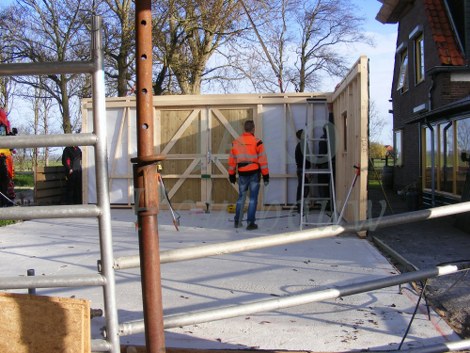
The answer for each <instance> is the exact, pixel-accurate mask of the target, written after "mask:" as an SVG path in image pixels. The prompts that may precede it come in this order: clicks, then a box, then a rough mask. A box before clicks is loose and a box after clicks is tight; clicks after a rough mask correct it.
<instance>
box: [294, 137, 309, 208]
mask: <svg viewBox="0 0 470 353" xmlns="http://www.w3.org/2000/svg"><path fill="white" fill-rule="evenodd" d="M303 132H304V130H302V129H300V130H298V131H297V132H296V133H295V135H296V136H297V139H298V140H299V142H298V143H297V146H295V164H296V165H297V199H296V200H297V205H296V208H297V212H299V213H300V205H301V201H302V175H303V165H304V154H303V149H304V141H302V134H303ZM310 168H311V163H310V161H309V160H308V159H306V160H305V169H310ZM305 183H307V178H306V177H305ZM309 192H310V188H309V187H308V186H305V187H304V198H305V197H307V196H308V194H309Z"/></svg>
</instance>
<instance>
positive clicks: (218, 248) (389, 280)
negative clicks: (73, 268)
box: [114, 202, 470, 353]
mask: <svg viewBox="0 0 470 353" xmlns="http://www.w3.org/2000/svg"><path fill="white" fill-rule="evenodd" d="M469 211H470V202H463V203H460V204H454V205H448V206H441V207H436V208H432V209H426V210H419V211H414V212H409V213H405V214H399V215H391V216H385V217H380V218H373V219H369V220H367V221H363V222H358V223H357V224H346V225H344V226H341V225H330V226H325V227H320V228H314V229H309V230H302V231H297V232H289V233H281V234H276V235H268V236H262V237H257V238H250V239H243V240H236V241H231V242H226V243H218V244H209V245H202V246H194V247H189V248H183V249H176V250H166V251H162V252H161V253H160V261H161V263H162V264H165V263H172V262H178V261H186V260H194V259H200V258H205V257H208V256H216V255H223V254H231V253H236V252H242V251H248V250H255V249H262V248H267V247H274V246H281V245H287V244H292V243H298V242H302V241H307V240H315V239H322V238H327V237H336V236H339V235H341V234H344V233H351V232H360V231H366V230H375V229H378V228H385V227H389V226H394V225H398V224H405V223H412V222H416V221H423V220H430V219H435V218H439V217H445V216H449V215H454V214H459V213H464V212H469ZM139 263H140V262H139V256H138V255H137V256H127V257H119V258H116V259H115V262H114V267H115V269H116V270H120V269H128V268H136V267H139ZM468 269H470V263H459V264H450V265H446V266H436V267H433V268H430V269H424V270H416V271H413V272H407V273H403V274H400V275H395V276H388V277H384V278H379V279H375V280H371V281H364V282H359V283H354V284H350V285H344V286H336V287H334V288H331V289H325V290H317V291H311V292H309V293H303V294H299V295H291V296H284V297H280V298H275V299H268V300H262V301H258V302H254V303H249V304H242V305H237V306H230V307H222V308H218V309H212V310H207V311H199V312H189V313H184V314H175V315H169V316H165V317H164V328H166V329H169V328H176V327H181V326H187V325H194V324H200V323H204V322H210V321H215V320H222V319H228V318H233V317H237V316H243V315H249V314H254V313H259V312H265V311H273V310H278V309H282V308H288V307H294V306H300V305H305V304H309V303H313V302H318V301H321V300H326V299H334V298H339V297H345V296H350V295H355V294H359V293H364V292H368V291H372V290H376V289H381V288H386V287H390V286H394V285H400V284H403V283H408V282H412V281H419V280H423V279H426V278H434V277H438V276H444V275H448V274H452V273H456V272H458V271H462V270H468ZM144 330H145V323H144V321H143V320H134V321H131V322H124V323H121V324H120V325H119V334H120V335H121V336H127V335H131V334H136V333H142V332H144ZM461 349H470V340H461V341H458V342H451V343H446V344H439V345H432V346H429V347H425V348H421V349H416V350H409V352H420V353H434V352H435V353H439V352H447V351H449V350H461Z"/></svg>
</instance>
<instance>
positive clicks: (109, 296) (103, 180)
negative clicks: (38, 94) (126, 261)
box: [0, 17, 121, 353]
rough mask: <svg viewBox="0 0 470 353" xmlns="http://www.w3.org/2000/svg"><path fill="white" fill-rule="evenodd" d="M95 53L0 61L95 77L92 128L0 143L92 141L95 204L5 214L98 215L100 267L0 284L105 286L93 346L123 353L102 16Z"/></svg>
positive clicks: (17, 69) (14, 69) (27, 69)
mask: <svg viewBox="0 0 470 353" xmlns="http://www.w3.org/2000/svg"><path fill="white" fill-rule="evenodd" d="M92 32H93V37H92V48H91V54H92V55H91V56H92V59H91V60H90V61H88V62H49V63H24V64H0V76H20V75H42V74H90V75H91V76H92V83H93V111H94V114H93V124H94V132H93V133H81V134H73V135H72V134H62V135H60V134H57V135H28V136H21V135H16V136H4V137H2V139H1V141H0V144H1V146H0V147H3V148H10V149H13V148H35V147H63V146H91V147H93V148H94V155H95V161H96V163H95V168H96V169H95V173H96V193H97V204H96V205H60V206H31V207H9V208H2V212H1V213H0V219H2V220H28V219H41V218H82V217H93V218H96V219H97V221H98V229H99V239H100V257H101V258H100V259H98V260H97V265H98V266H97V267H98V271H97V272H98V273H96V274H76V275H70V276H55V275H51V276H37V277H3V278H0V290H11V289H27V288H28V289H32V288H58V287H86V286H96V287H102V292H103V301H104V316H105V321H106V324H105V325H106V326H105V328H104V331H105V338H103V339H93V340H91V351H92V352H112V353H119V352H120V351H121V348H120V340H119V324H118V314H117V307H116V299H115V298H116V295H115V291H116V289H115V285H116V283H115V272H114V271H115V270H114V258H113V244H112V234H111V208H110V201H109V190H108V170H107V151H106V148H107V147H106V101H105V84H104V69H103V49H102V44H101V43H102V40H101V32H102V30H101V18H100V17H93V31H92Z"/></svg>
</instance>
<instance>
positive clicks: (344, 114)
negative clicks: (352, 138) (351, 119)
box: [342, 112, 348, 152]
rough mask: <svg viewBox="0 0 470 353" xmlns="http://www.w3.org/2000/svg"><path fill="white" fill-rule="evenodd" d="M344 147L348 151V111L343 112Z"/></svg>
mask: <svg viewBox="0 0 470 353" xmlns="http://www.w3.org/2000/svg"><path fill="white" fill-rule="evenodd" d="M342 116H343V149H344V152H347V151H348V112H343V114H342Z"/></svg>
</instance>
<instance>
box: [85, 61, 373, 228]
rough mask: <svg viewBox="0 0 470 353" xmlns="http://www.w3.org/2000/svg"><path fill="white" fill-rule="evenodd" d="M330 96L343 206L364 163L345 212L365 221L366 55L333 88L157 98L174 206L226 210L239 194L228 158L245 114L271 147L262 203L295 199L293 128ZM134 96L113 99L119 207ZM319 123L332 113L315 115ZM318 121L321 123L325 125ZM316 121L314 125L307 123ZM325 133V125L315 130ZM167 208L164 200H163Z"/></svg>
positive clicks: (127, 170) (112, 154)
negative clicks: (311, 103)
mask: <svg viewBox="0 0 470 353" xmlns="http://www.w3.org/2000/svg"><path fill="white" fill-rule="evenodd" d="M309 98H314V99H316V100H324V101H325V102H326V103H327V104H328V107H329V110H330V115H331V113H332V116H333V121H334V125H335V129H336V134H335V140H336V151H335V158H336V163H335V164H336V196H337V202H338V206H339V207H342V204H343V200H344V199H345V198H346V195H347V193H348V190H349V188H350V186H351V182H352V179H353V177H354V168H353V166H354V165H360V167H361V176H360V178H359V179H358V181H357V183H356V185H355V187H354V189H353V191H352V193H351V196H350V199H349V202H348V207H347V208H346V212H345V214H344V217H345V219H346V220H348V221H353V220H362V219H365V217H366V210H367V167H368V130H367V129H368V108H369V89H368V59H367V57H365V56H362V57H361V58H360V59H359V60H358V61H357V62H356V64H355V65H354V66H353V67H352V69H351V70H350V72H349V74H348V75H347V76H346V77H345V78H344V79H343V81H341V82H340V83H339V84H338V85H337V88H336V89H335V91H334V92H328V93H286V94H232V95H198V96H192V95H187V96H156V97H154V99H153V104H154V112H155V114H154V116H155V127H154V131H155V136H154V141H155V146H154V147H155V154H161V155H164V156H166V159H165V160H164V161H163V162H162V167H163V170H162V172H161V174H162V176H163V178H164V182H165V187H166V189H167V191H168V194H169V197H170V198H171V200H172V203H173V206H174V207H175V208H177V209H191V208H194V207H203V208H205V207H210V208H214V209H216V208H223V207H225V206H226V205H227V204H233V203H235V201H236V198H237V186H233V185H231V184H230V183H229V182H228V177H227V160H228V154H229V152H230V147H231V142H232V140H233V139H234V138H236V137H237V136H238V135H239V134H240V133H241V132H242V124H243V122H244V121H245V120H246V119H253V120H254V121H255V125H256V131H255V134H256V135H257V136H258V137H260V138H261V139H262V140H263V142H264V143H265V146H266V151H267V154H268V162H269V168H270V176H271V179H270V185H269V186H268V187H267V188H264V187H262V189H261V192H260V194H261V200H260V203H259V204H260V208H272V207H283V206H288V205H293V204H295V191H296V186H297V177H296V167H295V160H294V149H295V145H296V144H297V139H296V137H295V132H296V131H297V130H298V129H301V128H304V127H305V123H306V118H307V114H309V113H307V112H308V108H307V105H308V104H307V99H309ZM135 104H136V101H135V97H133V96H128V97H121V98H108V99H107V100H106V111H107V123H108V155H109V157H108V169H109V177H110V180H109V187H110V194H111V195H110V199H111V203H112V204H113V205H114V206H124V207H131V206H132V204H133V197H134V196H133V192H134V190H133V180H132V165H131V163H130V159H131V158H132V157H135V156H136V151H137V146H136V129H135V123H136V116H135V115H136V112H135ZM92 115H93V109H92V100H91V99H84V100H83V101H82V117H83V123H82V131H84V132H91V131H93V126H92ZM308 119H312V120H313V121H314V127H319V126H321V124H323V123H326V122H327V121H328V119H329V117H328V116H309V117H308ZM319 124H320V125H319ZM309 125H310V123H309ZM316 130H319V131H318V132H314V133H315V134H321V128H320V129H316ZM93 166H94V158H93V154H92V153H89V152H88V149H85V151H84V160H83V167H84V188H83V189H84V201H85V202H86V203H95V202H96V195H95V193H94V184H95V181H94V180H93V175H92V174H91V173H88V172H87V170H88V168H91V167H93ZM163 206H164V204H163Z"/></svg>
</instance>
